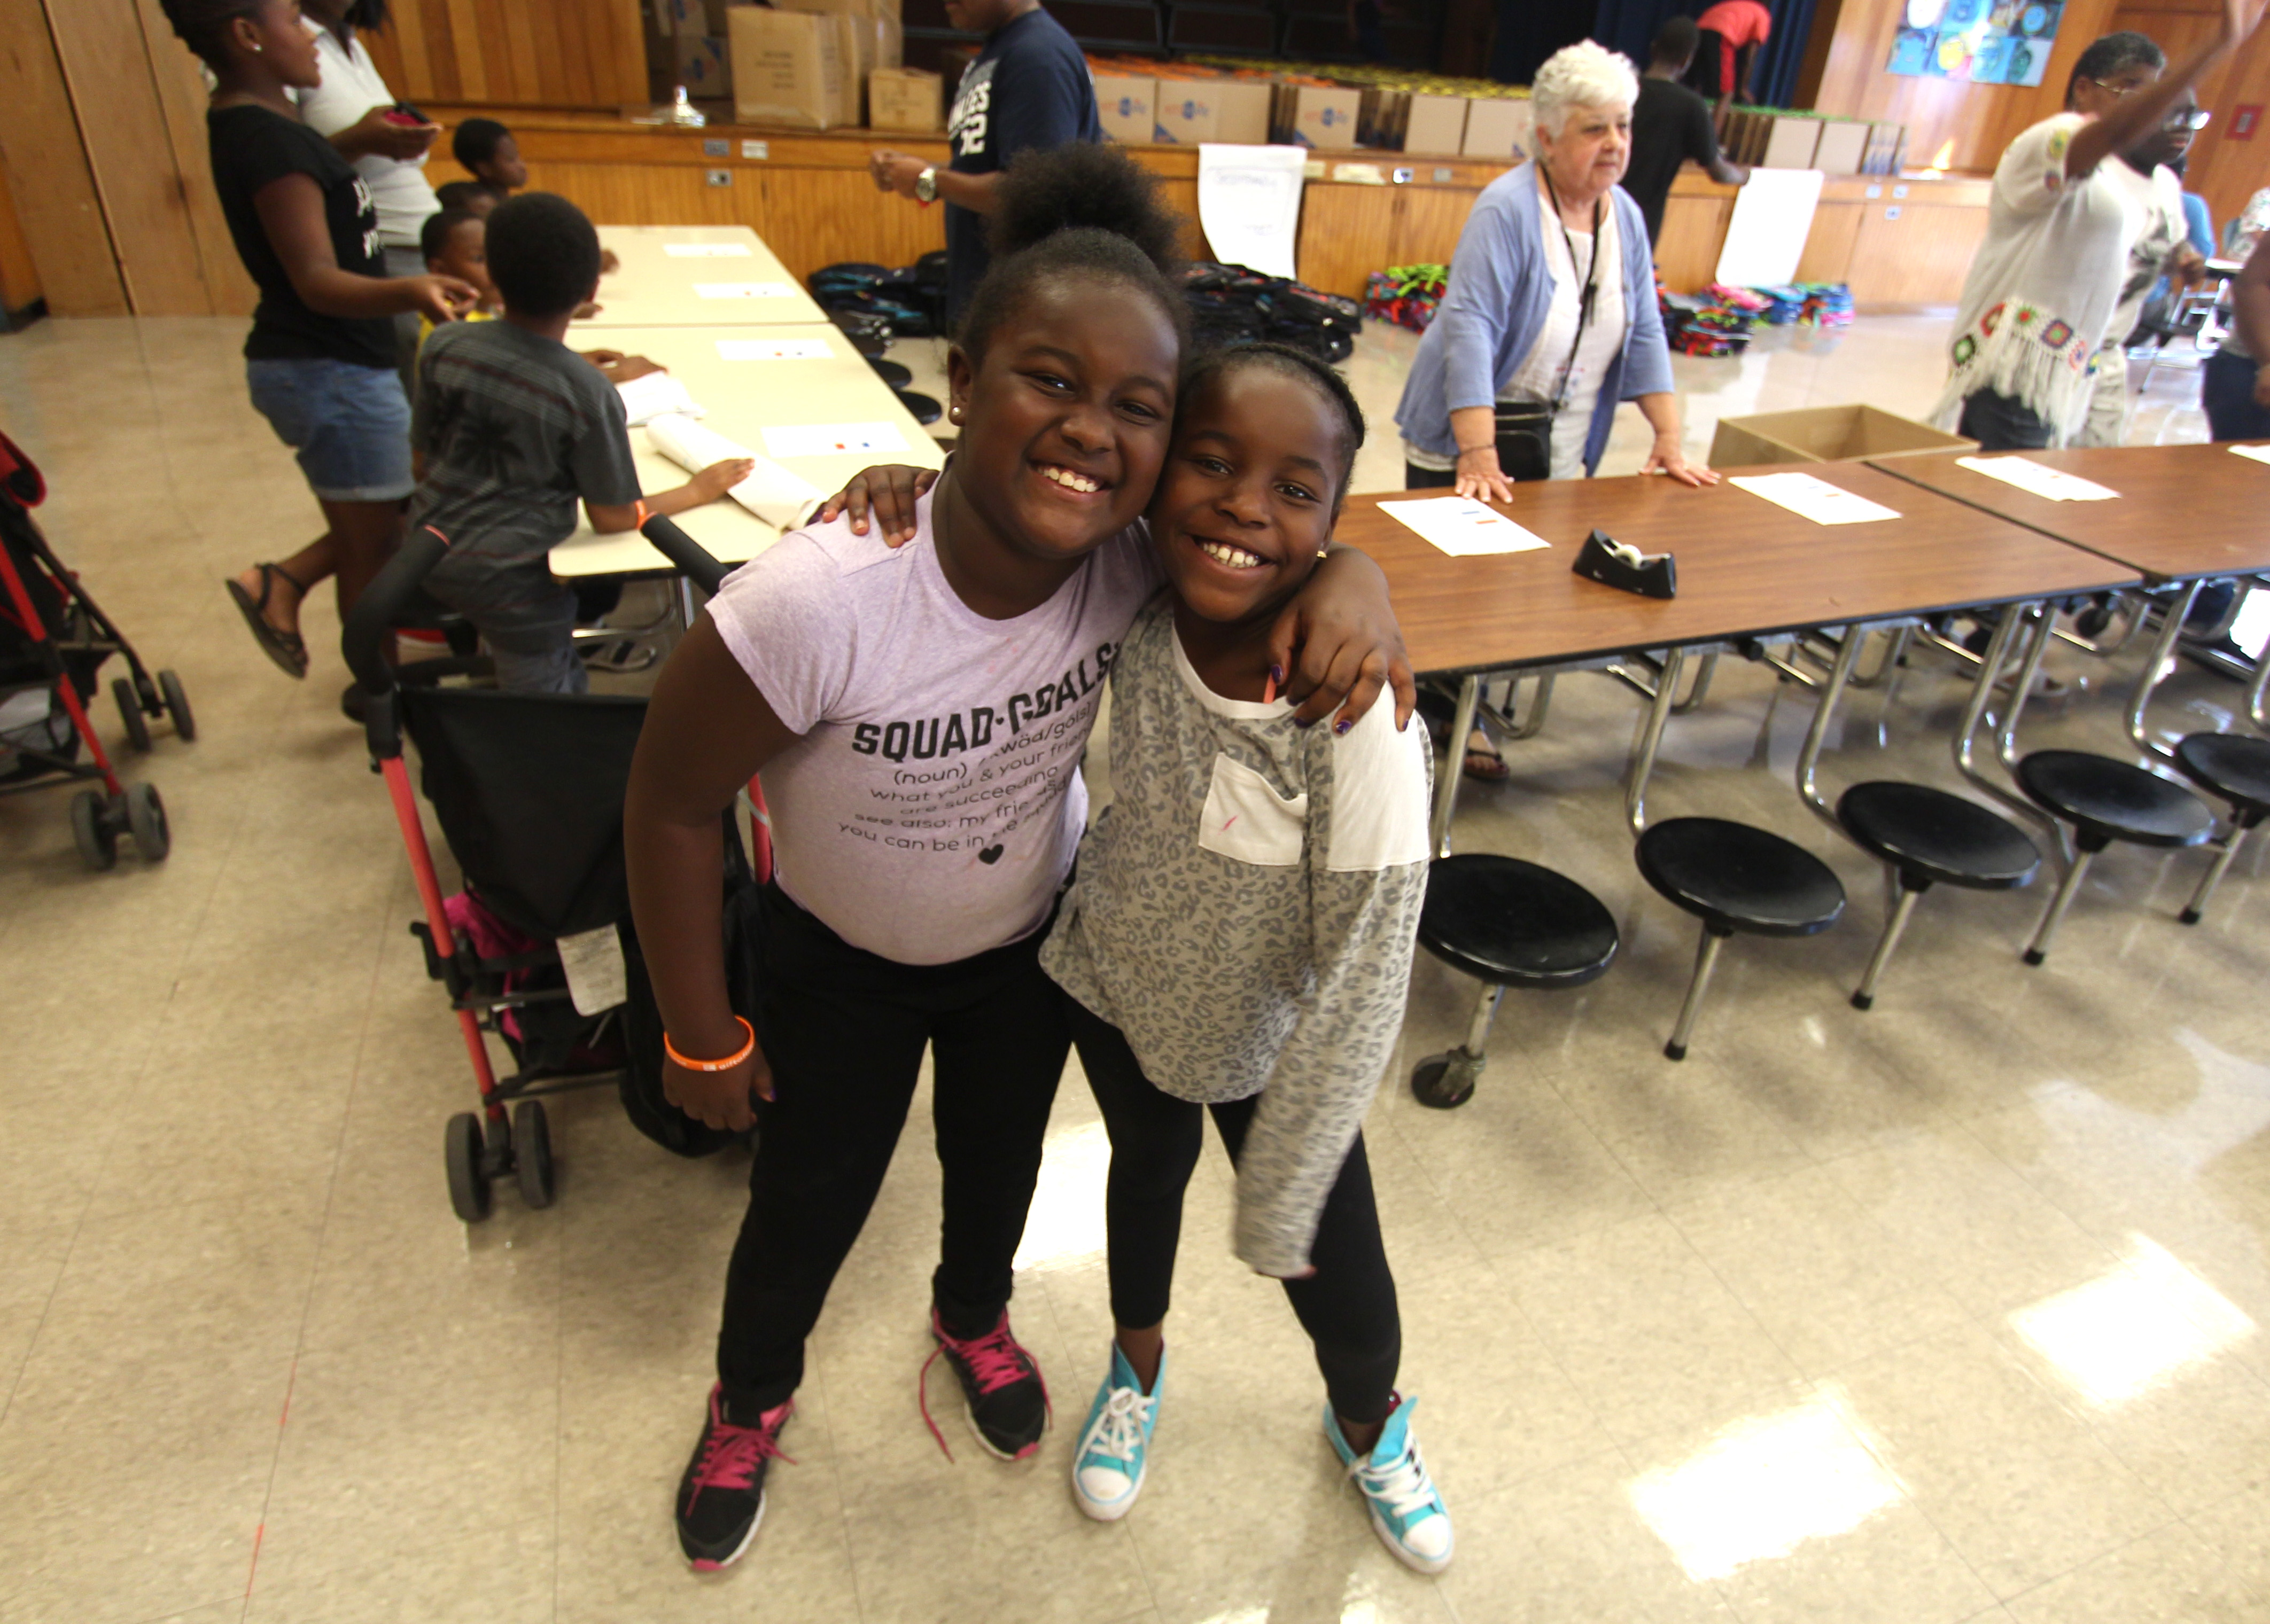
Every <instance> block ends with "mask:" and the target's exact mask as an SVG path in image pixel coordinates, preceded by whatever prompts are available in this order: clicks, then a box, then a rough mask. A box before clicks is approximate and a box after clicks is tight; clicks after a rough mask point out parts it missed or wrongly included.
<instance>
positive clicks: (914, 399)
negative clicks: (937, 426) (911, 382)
mask: <svg viewBox="0 0 2270 1624" xmlns="http://www.w3.org/2000/svg"><path fill="white" fill-rule="evenodd" d="M897 393H898V397H899V404H901V405H902V406H904V407H905V408H906V409H907V410H908V411H909V412H912V413H914V419H915V421H916V422H917V423H922V424H931V423H935V422H937V421H938V419H940V418H942V417H944V416H945V415H946V408H945V407H944V406H941V405H939V404H938V397H937V396H935V395H924V394H923V393H921V392H920V391H918V390H916V389H900V390H899V391H897Z"/></svg>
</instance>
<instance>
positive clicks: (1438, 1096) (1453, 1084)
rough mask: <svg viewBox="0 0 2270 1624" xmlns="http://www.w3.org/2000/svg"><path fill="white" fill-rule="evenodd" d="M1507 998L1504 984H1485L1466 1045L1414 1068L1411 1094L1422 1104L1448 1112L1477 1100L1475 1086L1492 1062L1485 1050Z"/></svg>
mask: <svg viewBox="0 0 2270 1624" xmlns="http://www.w3.org/2000/svg"><path fill="white" fill-rule="evenodd" d="M1502 997H1505V988H1504V987H1503V986H1502V984H1500V983H1497V982H1484V983H1482V991H1481V997H1479V998H1477V999H1476V1000H1475V1001H1474V1018H1473V1020H1472V1021H1470V1022H1468V1023H1467V1026H1466V1041H1465V1042H1463V1043H1461V1044H1459V1045H1458V1048H1456V1049H1452V1050H1450V1052H1449V1053H1448V1054H1444V1055H1431V1056H1429V1057H1428V1058H1426V1059H1424V1060H1421V1062H1420V1063H1419V1064H1418V1065H1417V1066H1415V1067H1414V1068H1413V1070H1412V1072H1411V1094H1412V1097H1413V1099H1415V1100H1417V1101H1419V1103H1420V1104H1421V1105H1426V1106H1432V1107H1433V1108H1434V1109H1436V1110H1438V1111H1447V1110H1449V1109H1450V1108H1451V1107H1453V1106H1458V1105H1464V1104H1465V1102H1466V1101H1469V1100H1471V1099H1473V1096H1474V1085H1475V1084H1476V1083H1477V1082H1479V1081H1480V1080H1481V1074H1482V1067H1483V1065H1484V1064H1486V1063H1487V1058H1488V1057H1487V1054H1486V1053H1485V1052H1484V1046H1485V1045H1486V1044H1487V1042H1489V1029H1490V1023H1491V1022H1492V1021H1494V1020H1496V1019H1497V1006H1498V1001H1499V1000H1500V999H1501V998H1502Z"/></svg>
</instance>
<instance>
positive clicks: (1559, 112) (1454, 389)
mask: <svg viewBox="0 0 2270 1624" xmlns="http://www.w3.org/2000/svg"><path fill="white" fill-rule="evenodd" d="M1530 97H1531V100H1532V101H1533V102H1534V103H1535V106H1536V112H1537V136H1536V139H1537V147H1538V154H1537V157H1536V158H1535V159H1533V160H1532V161H1531V162H1529V163H1525V164H1523V165H1522V166H1520V167H1518V168H1516V169H1511V170H1509V171H1507V172H1506V173H1505V174H1502V175H1500V176H1499V177H1498V178H1497V179H1496V180H1495V181H1493V182H1490V183H1489V185H1488V186H1487V187H1485V188H1483V189H1482V194H1481V196H1480V197H1478V198H1476V199H1475V200H1474V207H1473V213H1472V214H1471V215H1469V216H1468V217H1467V219H1466V228H1465V231H1464V232H1462V233H1461V234H1459V237H1458V253H1457V256H1455V257H1454V258H1453V259H1452V260H1451V261H1450V285H1449V286H1448V288H1447V289H1445V291H1444V293H1443V303H1442V308H1441V309H1440V310H1439V311H1438V312H1437V313H1436V315H1435V322H1434V324H1433V325H1432V326H1430V327H1429V328H1428V330H1427V336H1426V337H1425V338H1424V339H1423V340H1422V341H1421V344H1420V345H1419V354H1418V357H1417V359H1416V360H1413V362H1412V365H1411V376H1410V379H1409V381H1408V382H1406V384H1405V385H1404V389H1403V401H1402V404H1400V405H1399V406H1398V407H1397V408H1396V412H1395V421H1396V423H1397V424H1398V426H1400V427H1401V429H1402V430H1403V455H1404V461H1405V463H1406V484H1407V485H1408V486H1410V487H1411V488H1413V489H1414V490H1415V489H1420V488H1423V487H1427V486H1454V487H1455V488H1456V490H1457V492H1458V494H1459V495H1461V496H1480V497H1486V498H1498V499H1502V498H1504V497H1506V496H1510V495H1511V494H1512V486H1513V482H1514V481H1515V480H1516V479H1542V478H1554V479H1573V478H1578V477H1579V476H1580V475H1589V474H1591V472H1592V471H1594V470H1595V469H1597V468H1598V467H1599V464H1600V455H1601V453H1602V452H1603V451H1605V450H1606V449H1607V443H1608V430H1609V427H1610V426H1611V425H1612V424H1613V421H1614V419H1615V413H1616V403H1617V402H1619V401H1623V400H1629V401H1635V402H1636V403H1637V404H1638V406H1639V409H1640V411H1641V412H1643V414H1645V416H1646V418H1647V420H1648V423H1649V425H1650V426H1651V427H1653V428H1654V430H1655V445H1654V449H1651V451H1650V452H1649V453H1648V458H1647V463H1646V466H1645V468H1644V469H1643V471H1644V472H1648V473H1656V472H1662V473H1666V474H1669V475H1670V476H1671V477H1672V478H1674V479H1677V480H1679V481H1680V483H1682V484H1685V485H1710V484H1714V483H1716V482H1717V475H1716V474H1714V473H1712V472H1711V471H1710V470H1709V469H1708V468H1705V467H1702V465H1700V464H1699V463H1689V462H1688V460H1687V457H1686V456H1685V454H1684V453H1683V452H1682V451H1681V449H1680V438H1679V403H1678V400H1677V398H1676V397H1673V394H1672V392H1671V350H1670V346H1669V345H1666V344H1665V341H1664V337H1663V321H1662V317H1661V315H1660V314H1659V313H1658V311H1657V309H1656V303H1655V266H1654V262H1653V259H1652V257H1651V253H1650V250H1649V247H1648V237H1647V226H1646V223H1645V222H1644V221H1643V219H1641V217H1640V211H1639V205H1638V204H1636V203H1634V202H1633V201H1632V200H1631V198H1630V197H1628V195H1626V193H1625V192H1624V191H1623V190H1622V189H1621V188H1619V187H1618V186H1617V185H1616V182H1618V181H1620V180H1621V179H1622V178H1623V173H1624V166H1625V164H1626V163H1627V162H1628V161H1629V159H1630V157H1631V113H1632V104H1633V102H1634V101H1636V100H1638V97H1639V78H1638V75H1636V73H1635V72H1634V71H1633V70H1632V65H1631V63H1628V62H1627V61H1625V60H1624V59H1623V58H1622V57H1621V56H1617V55H1616V54H1615V53H1614V52H1613V51H1608V50H1604V49H1602V48H1600V47H1599V46H1598V45H1595V44H1593V43H1592V42H1591V41H1589V40H1587V41H1582V42H1581V43H1578V44H1576V45H1572V46H1569V48H1567V49H1566V50H1562V51H1559V52H1556V53H1555V54H1554V56H1552V57H1551V58H1550V59H1549V60H1548V61H1547V63H1545V65H1544V66H1543V67H1542V68H1540V69H1539V70H1538V72H1537V81H1536V83H1535V85H1532V87H1531V90H1530Z"/></svg>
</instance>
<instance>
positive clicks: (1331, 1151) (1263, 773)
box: [1041, 598, 1433, 1276]
mask: <svg viewBox="0 0 2270 1624" xmlns="http://www.w3.org/2000/svg"><path fill="white" fill-rule="evenodd" d="M1426 738H1427V736H1426V730H1424V729H1423V728H1418V727H1413V728H1409V729H1406V730H1404V731H1403V732H1400V733H1398V732H1397V731H1396V730H1395V708H1394V706H1393V705H1391V704H1379V705H1375V706H1373V707H1372V708H1371V709H1370V710H1369V711H1368V712H1366V713H1365V715H1364V716H1363V719H1362V720H1361V721H1360V722H1358V723H1356V724H1355V726H1354V728H1353V729H1351V730H1349V732H1348V734H1347V736H1346V738H1334V737H1333V736H1332V730H1331V729H1329V728H1324V727H1314V728H1305V729H1304V728H1301V727H1297V726H1295V725H1294V722H1293V707H1292V706H1290V705H1289V704H1287V703H1286V702H1285V701H1282V700H1280V701H1275V702H1274V703H1272V704H1267V705H1259V704H1253V703H1250V702H1248V701H1240V700H1229V699H1224V698H1222V697H1221V695H1220V694H1218V693H1214V692H1213V691H1212V690H1211V689H1209V688H1208V687H1207V686H1205V682H1204V681H1203V680H1202V679H1200V678H1199V676H1198V672H1197V671H1196V670H1195V669H1193V668H1192V666H1191V663H1190V660H1189V658H1188V657H1187V656H1185V655H1184V654H1183V648H1182V642H1181V640H1180V639H1179V638H1177V637H1176V634H1175V617H1174V609H1173V604H1171V602H1169V601H1168V600H1166V599H1163V598H1162V599H1161V601H1160V602H1159V603H1158V604H1154V606H1153V607H1151V608H1149V609H1147V610H1146V611H1144V612H1143V613H1142V614H1141V615H1140V616H1139V618H1138V619H1137V620H1136V622H1135V625H1134V627H1133V629H1132V630H1131V631H1130V632H1129V633H1128V634H1127V636H1126V641H1125V646H1124V648H1123V649H1121V650H1120V652H1119V654H1118V655H1117V656H1116V657H1115V658H1114V659H1113V661H1112V663H1111V782H1112V787H1113V790H1114V791H1115V795H1114V798H1113V800H1112V803H1111V805H1110V806H1109V808H1108V809H1107V810H1106V811H1105V812H1104V814H1103V816H1102V819H1100V820H1098V822H1097V824H1096V826H1095V828H1094V832H1093V833H1092V834H1089V836H1088V837H1087V845H1086V846H1085V847H1084V848H1083V849H1081V852H1080V862H1079V879H1078V880H1077V881H1075V882H1074V883H1073V885H1072V890H1071V891H1070V892H1069V893H1067V894H1066V895H1065V901H1064V907H1063V908H1062V910H1061V911H1060V912H1059V913H1058V914H1057V924H1056V929H1055V930H1054V931H1052V932H1050V936H1049V939H1048V941H1047V943H1046V944H1045V945H1043V946H1042V949H1041V967H1042V968H1043V969H1045V970H1047V971H1048V973H1049V974H1050V975H1052V976H1054V977H1055V978H1056V980H1057V984H1058V985H1060V986H1062V987H1063V988H1064V990H1065V991H1066V992H1068V993H1070V994H1071V995H1072V997H1075V998H1077V999H1079V1001H1080V1003H1081V1004H1083V1005H1086V1006H1087V1008H1089V1009H1091V1010H1093V1011H1094V1012H1095V1013H1096V1014H1098V1015H1099V1016H1101V1017H1102V1018H1103V1019H1104V1020H1108V1021H1109V1022H1111V1024H1112V1025H1114V1026H1116V1027H1118V1028H1119V1029H1120V1031H1121V1032H1123V1033H1124V1034H1126V1038H1127V1044H1128V1047H1129V1048H1131V1049H1133V1050H1134V1051H1135V1057H1136V1058H1137V1059H1138V1060H1139V1061H1141V1062H1142V1063H1143V1075H1144V1076H1145V1077H1146V1078H1148V1079H1150V1080H1151V1083H1152V1084H1153V1086H1155V1087H1158V1088H1160V1089H1162V1090H1164V1091H1165V1092H1166V1093H1168V1094H1174V1095H1176V1097H1178V1098H1180V1099H1184V1100H1195V1101H1209V1102H1211V1101H1225V1100H1243V1099H1246V1098H1249V1097H1250V1096H1251V1095H1253V1094H1259V1095H1260V1096H1261V1103H1260V1104H1259V1106H1257V1108H1256V1109H1255V1111H1254V1116H1253V1126H1252V1128H1251V1130H1250V1131H1249V1132H1248V1133H1247V1135H1246V1139H1245V1150H1244V1153H1243V1156H1242V1157H1241V1158H1240V1159H1239V1161H1238V1168H1237V1232H1236V1237H1235V1243H1236V1249H1237V1255H1238V1257H1241V1258H1243V1259H1244V1260H1245V1261H1246V1262H1247V1263H1249V1264H1252V1265H1253V1266H1254V1267H1255V1268H1257V1269H1260V1270H1263V1271H1264V1272H1267V1273H1270V1274H1275V1275H1280V1276H1287V1275H1292V1274H1294V1273H1297V1272H1299V1271H1300V1270H1302V1268H1304V1267H1306V1266H1307V1264H1308V1262H1309V1243H1310V1242H1312V1241H1313V1240H1314V1239H1315V1236H1316V1230H1317V1217H1318V1215H1319V1214H1320V1213H1321V1212H1323V1210H1324V1198H1325V1196H1326V1195H1327V1194H1329V1193H1330V1192H1331V1190H1332V1183H1333V1181H1334V1180H1336V1179H1338V1178H1339V1171H1340V1164H1341V1163H1342V1162H1343V1161H1346V1159H1347V1152H1348V1146H1350V1145H1351V1144H1353V1143H1354V1140H1355V1134H1356V1129H1357V1128H1358V1127H1359V1126H1360V1125H1361V1123H1362V1122H1363V1114H1364V1111H1365V1110H1366V1109H1368V1108H1369V1106H1370V1104H1371V1098H1372V1094H1373V1093H1374V1091H1375V1090H1376V1088H1377V1087H1378V1086H1379V1077H1380V1073H1381V1072H1383V1071H1384V1070H1385V1069H1386V1066H1387V1062H1388V1057H1389V1056H1390V1055H1391V1053H1392V1052H1393V1050H1394V1048H1395V1038H1396V1034H1397V1033H1398V1031H1400V1030H1401V1029H1402V1025H1403V1002H1404V996H1405V993H1406V990H1407V988H1408V986H1409V983H1410V979H1411V947H1412V941H1413V938H1414V937H1415V936H1416V934H1417V932H1418V929H1419V909H1420V907H1421V904H1422V903H1423V902H1424V901H1426V896H1427V778H1428V767H1429V765H1430V763H1431V761H1432V759H1433V758H1432V757H1431V756H1430V755H1429V753H1428V747H1427V743H1426Z"/></svg>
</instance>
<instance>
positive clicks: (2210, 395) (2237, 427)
mask: <svg viewBox="0 0 2270 1624" xmlns="http://www.w3.org/2000/svg"><path fill="white" fill-rule="evenodd" d="M2260 365H2261V363H2260V362H2259V361H2255V360H2249V359H2248V358H2247V357H2245V356H2244V355H2237V354H2234V353H2232V352H2230V351H2229V350H2217V351H2216V352H2214V354H2212V355H2210V356H2208V357H2207V365H2206V366H2205V367H2201V368H2200V405H2202V406H2204V407H2205V408H2206V409H2207V432H2208V434H2210V436H2211V437H2213V438H2214V439H2216V440H2260V439H2263V438H2264V437H2265V436H2270V408H2266V407H2264V406H2261V405H2259V404H2256V402H2255V399H2254V374H2255V373H2256V371H2257V370H2259V367H2260Z"/></svg>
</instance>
